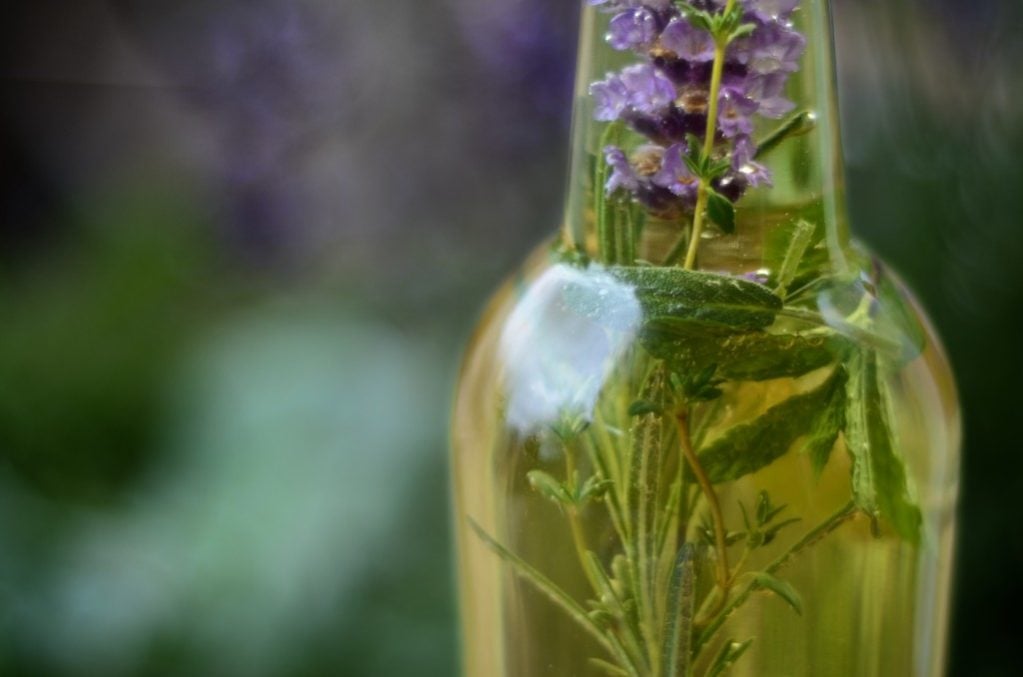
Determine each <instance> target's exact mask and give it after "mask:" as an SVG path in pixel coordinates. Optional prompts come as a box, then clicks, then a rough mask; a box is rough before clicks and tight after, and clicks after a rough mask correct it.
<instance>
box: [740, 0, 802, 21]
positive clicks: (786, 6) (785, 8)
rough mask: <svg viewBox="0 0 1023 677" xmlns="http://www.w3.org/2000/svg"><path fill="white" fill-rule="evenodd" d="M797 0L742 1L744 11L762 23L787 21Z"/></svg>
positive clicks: (797, 2)
mask: <svg viewBox="0 0 1023 677" xmlns="http://www.w3.org/2000/svg"><path fill="white" fill-rule="evenodd" d="M798 4H799V0H743V6H744V7H745V8H746V11H747V12H749V13H750V14H752V15H753V16H755V17H756V18H758V19H760V20H761V21H763V22H768V21H778V20H780V19H787V18H788V17H789V16H790V15H791V14H792V12H793V10H795V9H796V6H797V5H798Z"/></svg>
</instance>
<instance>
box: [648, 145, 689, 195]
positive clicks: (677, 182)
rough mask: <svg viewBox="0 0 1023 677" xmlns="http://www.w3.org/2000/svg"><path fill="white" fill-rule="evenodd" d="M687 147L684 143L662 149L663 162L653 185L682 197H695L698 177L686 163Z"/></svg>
mask: <svg viewBox="0 0 1023 677" xmlns="http://www.w3.org/2000/svg"><path fill="white" fill-rule="evenodd" d="M688 152H689V149H688V147H687V146H686V144H684V143H676V144H675V145H673V146H671V147H670V148H668V149H667V150H666V151H664V164H663V165H662V166H661V171H659V172H658V173H657V174H656V175H655V176H654V177H653V182H654V184H655V185H657V186H660V187H662V188H667V189H668V190H670V191H671V192H672V193H674V194H675V195H678V196H679V197H683V198H695V197H696V191H697V189H698V188H699V187H700V179H699V177H697V176H696V175H695V174H693V172H692V170H691V169H689V165H688V164H687V163H686V159H685V158H686V155H687V154H688Z"/></svg>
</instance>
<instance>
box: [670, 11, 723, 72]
mask: <svg viewBox="0 0 1023 677" xmlns="http://www.w3.org/2000/svg"><path fill="white" fill-rule="evenodd" d="M661 45H662V46H663V47H664V48H665V49H668V50H671V51H672V52H674V53H675V54H677V55H678V57H679V58H680V59H683V60H685V61H695V62H698V63H706V62H708V61H713V60H714V38H713V36H711V34H710V33H708V32H707V31H705V30H702V29H699V28H696V27H695V26H693V25H692V24H690V23H689V22H688V21H686V20H685V19H682V18H675V19H672V20H671V21H670V22H669V23H668V26H667V27H666V28H665V29H664V32H663V33H661Z"/></svg>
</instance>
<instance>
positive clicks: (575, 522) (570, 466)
mask: <svg viewBox="0 0 1023 677" xmlns="http://www.w3.org/2000/svg"><path fill="white" fill-rule="evenodd" d="M563 447H564V450H565V475H566V478H565V480H566V482H567V483H569V485H570V486H571V488H572V493H573V498H574V497H575V496H574V495H575V494H576V492H577V491H578V489H579V487H578V473H577V471H576V468H575V451H574V450H573V449H572V445H571V444H570V443H569V442H565V443H564V445H563ZM565 512H566V514H567V515H568V527H569V530H570V531H571V532H572V542H573V544H574V545H575V552H576V555H577V556H578V557H579V564H581V565H582V568H583V572H584V573H585V574H586V579H587V580H588V581H589V582H590V587H592V588H593V592H595V593H597V594H598V595H599V594H600V583H599V582H598V581H597V580H596V578H594V577H593V575H592V573H591V572H590V568H589V567H588V566H587V561H586V553H587V552H588V550H589V549H588V548H587V547H586V537H585V536H584V535H583V528H582V525H581V524H580V523H579V507H578V505H577V504H576V503H574V502H573V504H572V505H570V506H568V507H567V508H566V509H565Z"/></svg>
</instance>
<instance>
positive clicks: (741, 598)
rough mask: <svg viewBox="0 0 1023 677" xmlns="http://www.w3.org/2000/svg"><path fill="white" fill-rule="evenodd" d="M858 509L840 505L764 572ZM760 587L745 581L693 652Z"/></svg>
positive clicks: (774, 569) (851, 504)
mask: <svg viewBox="0 0 1023 677" xmlns="http://www.w3.org/2000/svg"><path fill="white" fill-rule="evenodd" d="M858 511H859V509H858V508H857V507H856V503H855V502H853V501H850V502H849V503H846V504H845V505H844V506H842V508H841V509H839V511H838V512H836V513H835V514H833V515H832V516H831V517H829V518H827V519H826V520H824V521H823V522H821V523H820V524H818V525H817V526H816V527H814V528H813V529H811V530H810V531H808V532H807V533H806V535H804V536H803V537H802V538H801V539H799V540H798V541H796V542H795V543H794V544H793V545H792V546H791V547H790V548H789V549H788V550H786V551H785V552H783V553H782V554H781V555H779V556H778V557H777V558H776V559H775V560H774V561H773V562H771V563H770V564H769V565H768V566H767V568H766V569H764V573H767V574H774V573H776V572H777V571H778V570H779V569H781V568H782V567H784V566H785V565H786V564H788V563H789V560H791V559H792V558H793V557H794V556H795V555H797V554H798V553H800V552H802V551H803V550H805V549H806V548H808V547H810V546H811V545H813V544H815V543H817V542H818V541H820V540H821V539H823V538H824V537H826V536H827V535H828V534H830V533H831V532H833V531H835V530H836V529H838V528H839V527H840V526H842V525H843V524H845V523H846V522H847V521H848V520H850V519H852V518H853V517H854V516H855V515H856V513H857V512H858ZM760 588H761V585H760V583H759V582H758V581H757V579H756V578H754V579H753V580H751V581H750V582H749V583H747V584H746V587H745V588H743V589H742V591H741V592H739V593H738V594H737V595H735V596H734V597H733V598H732V599H731V601H729V602H728V603H727V604H725V605H724V606H723V608H722V609H721V610H720V611H719V612H718V613H717V615H716V616H715V618H714V620H713V621H711V622H710V623H709V624H708V625H707V627H706V628H704V629H703V632H701V633H700V636H699V637H698V638H697V640H696V649H695V652H699V650H700V649H701V648H702V647H703V646H704V645H705V644H706V643H707V642H708V641H710V639H711V638H712V637H713V636H714V633H716V632H717V631H718V630H719V629H720V628H721V626H722V625H724V623H725V620H727V618H728V616H729V615H730V614H731V613H732V612H733V611H735V610H736V609H737V608H739V607H740V606H742V605H743V604H744V603H745V602H746V600H748V599H749V598H750V595H752V594H753V593H754V592H756V591H757V590H759V589H760Z"/></svg>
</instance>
